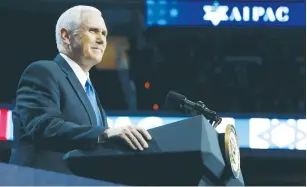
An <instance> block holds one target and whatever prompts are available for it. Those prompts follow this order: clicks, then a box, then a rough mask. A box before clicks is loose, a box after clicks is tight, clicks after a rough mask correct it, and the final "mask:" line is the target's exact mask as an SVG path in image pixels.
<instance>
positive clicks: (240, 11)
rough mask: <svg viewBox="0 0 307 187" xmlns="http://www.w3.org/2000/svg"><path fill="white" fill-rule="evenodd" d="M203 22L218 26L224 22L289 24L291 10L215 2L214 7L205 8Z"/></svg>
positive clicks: (284, 7) (281, 7)
mask: <svg viewBox="0 0 307 187" xmlns="http://www.w3.org/2000/svg"><path fill="white" fill-rule="evenodd" d="M203 10H204V13H205V14H204V16H203V20H205V21H211V23H212V24H213V25H214V26H218V25H219V24H220V23H221V22H223V21H230V22H259V21H264V22H287V21H288V20H289V8H288V7H286V6H279V7H278V8H273V7H262V6H244V7H237V6H233V7H230V6H226V5H220V4H219V3H218V2H214V3H213V5H205V6H203Z"/></svg>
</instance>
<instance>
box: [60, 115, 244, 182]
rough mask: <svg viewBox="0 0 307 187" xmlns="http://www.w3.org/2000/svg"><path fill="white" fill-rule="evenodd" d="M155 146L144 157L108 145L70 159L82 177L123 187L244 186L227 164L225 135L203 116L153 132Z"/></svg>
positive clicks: (118, 145)
mask: <svg viewBox="0 0 307 187" xmlns="http://www.w3.org/2000/svg"><path fill="white" fill-rule="evenodd" d="M149 133H150V134H151V135H152V137H153V140H151V141H150V142H149V148H147V149H145V150H144V151H141V152H140V151H134V150H132V149H130V148H129V147H128V146H127V145H126V144H125V143H124V142H121V141H118V142H117V141H108V142H105V143H102V144H101V145H99V146H98V147H97V149H95V150H93V151H84V150H74V151H71V152H68V153H67V154H66V155H65V156H64V159H65V161H66V162H67V165H68V167H69V169H70V170H71V171H72V172H73V173H74V174H76V175H80V176H84V177H89V178H94V179H100V180H105V181H110V182H115V183H119V184H123V185H133V186H138V185H144V186H147V185H150V186H169V185H171V186H177V185H178V186H183V185H184V186H197V185H201V186H207V185H208V186H215V185H216V186H244V180H243V177H242V174H241V173H239V175H237V176H236V177H235V176H232V175H231V174H229V172H230V169H229V165H228V164H227V162H225V159H226V157H225V153H224V148H225V146H223V142H224V139H223V138H221V137H223V134H218V133H217V132H216V130H215V129H214V128H213V127H212V126H211V125H210V124H209V122H208V120H207V119H206V118H204V117H203V116H201V115H200V116H195V117H191V118H189V119H185V120H182V121H178V122H174V123H170V124H167V125H164V126H160V127H157V128H153V129H150V130H149Z"/></svg>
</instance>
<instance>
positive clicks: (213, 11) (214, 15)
mask: <svg viewBox="0 0 307 187" xmlns="http://www.w3.org/2000/svg"><path fill="white" fill-rule="evenodd" d="M203 9H204V11H205V15H204V17H203V20H205V21H211V23H212V24H213V25H214V26H217V25H218V24H219V23H220V22H221V21H227V20H228V16H227V11H228V7H227V6H211V5H205V6H204V7H203Z"/></svg>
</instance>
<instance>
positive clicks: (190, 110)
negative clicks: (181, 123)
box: [165, 91, 222, 128]
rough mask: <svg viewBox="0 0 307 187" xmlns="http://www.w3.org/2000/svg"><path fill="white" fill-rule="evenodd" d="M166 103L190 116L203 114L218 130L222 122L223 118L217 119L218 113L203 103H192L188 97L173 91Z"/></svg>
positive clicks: (167, 97)
mask: <svg viewBox="0 0 307 187" xmlns="http://www.w3.org/2000/svg"><path fill="white" fill-rule="evenodd" d="M165 103H166V105H167V106H170V107H172V108H174V109H179V110H181V111H184V112H185V113H187V114H189V115H200V114H202V115H203V116H204V117H206V118H207V119H208V120H209V122H210V123H211V125H212V126H213V127H214V128H216V127H217V126H218V125H219V124H220V123H221V121H222V118H220V117H217V116H216V112H215V111H213V110H210V109H209V108H207V107H206V105H205V104H204V103H203V102H202V101H197V102H193V101H190V100H188V99H187V98H186V96H184V95H182V94H179V93H176V92H173V91H170V92H169V93H168V94H167V96H166V101H165Z"/></svg>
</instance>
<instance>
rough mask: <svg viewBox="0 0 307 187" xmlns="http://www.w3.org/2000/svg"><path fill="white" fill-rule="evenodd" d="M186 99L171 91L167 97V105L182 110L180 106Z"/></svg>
mask: <svg viewBox="0 0 307 187" xmlns="http://www.w3.org/2000/svg"><path fill="white" fill-rule="evenodd" d="M185 98H186V97H185V96H184V95H182V94H179V93H177V92H173V91H170V92H168V94H167V96H166V100H165V103H166V105H168V106H172V107H174V108H180V105H181V104H183V101H184V99H185Z"/></svg>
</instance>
